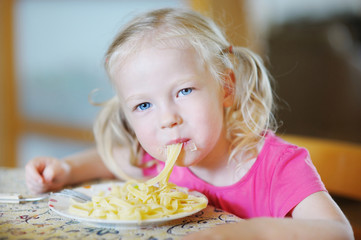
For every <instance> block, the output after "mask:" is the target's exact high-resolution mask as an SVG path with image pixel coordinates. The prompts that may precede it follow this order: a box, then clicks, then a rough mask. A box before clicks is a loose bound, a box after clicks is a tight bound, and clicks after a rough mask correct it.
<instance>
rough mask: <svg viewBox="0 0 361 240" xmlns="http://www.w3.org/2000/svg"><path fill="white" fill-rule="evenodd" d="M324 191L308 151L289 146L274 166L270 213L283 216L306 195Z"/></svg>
mask: <svg viewBox="0 0 361 240" xmlns="http://www.w3.org/2000/svg"><path fill="white" fill-rule="evenodd" d="M319 191H326V188H325V186H324V184H323V183H322V181H321V178H320V176H319V174H318V172H317V170H316V168H315V166H314V165H313V163H312V161H311V158H310V155H309V153H308V151H307V150H306V149H304V148H299V147H296V146H291V147H289V148H287V150H286V151H285V152H284V154H283V155H282V156H281V157H280V159H279V161H278V163H277V165H276V166H275V169H274V173H273V176H272V182H271V187H270V207H271V214H272V215H273V216H275V217H285V216H286V215H287V213H288V212H289V211H291V210H292V209H293V208H294V207H295V206H297V204H299V203H300V202H301V201H302V200H303V199H305V198H306V197H307V196H309V195H311V194H313V193H316V192H319Z"/></svg>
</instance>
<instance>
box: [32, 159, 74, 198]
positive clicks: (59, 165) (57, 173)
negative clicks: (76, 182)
mask: <svg viewBox="0 0 361 240" xmlns="http://www.w3.org/2000/svg"><path fill="white" fill-rule="evenodd" d="M69 175H70V166H69V165H68V164H67V163H66V162H65V161H61V160H59V159H57V158H52V157H37V158H34V159H32V160H31V161H30V162H29V163H28V164H27V165H26V167H25V179H26V185H27V186H28V189H29V190H30V191H31V192H33V193H43V192H47V191H55V190H59V189H61V188H62V187H63V186H64V185H65V184H66V183H67V181H68V178H69Z"/></svg>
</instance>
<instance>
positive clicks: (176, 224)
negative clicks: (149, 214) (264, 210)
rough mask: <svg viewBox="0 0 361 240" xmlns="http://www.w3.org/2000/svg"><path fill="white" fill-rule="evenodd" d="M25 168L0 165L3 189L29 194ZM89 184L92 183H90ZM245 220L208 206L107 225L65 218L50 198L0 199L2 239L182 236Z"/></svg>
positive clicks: (0, 185) (167, 237) (159, 237)
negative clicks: (164, 219)
mask: <svg viewBox="0 0 361 240" xmlns="http://www.w3.org/2000/svg"><path fill="white" fill-rule="evenodd" d="M24 173H25V172H24V169H22V168H3V167H0V193H15V192H16V193H20V194H29V193H28V192H27V189H26V185H25V174H24ZM86 184H89V183H86ZM238 221H241V219H239V218H238V217H236V216H235V215H232V214H229V213H227V212H224V211H222V210H221V209H217V208H215V207H213V206H208V207H207V208H206V209H204V210H202V211H200V212H199V213H196V214H194V215H192V216H190V217H186V218H182V219H178V220H173V221H171V222H169V223H166V224H164V225H161V226H155V227H141V228H130V229H129V228H128V229H125V228H122V227H114V228H104V227H97V226H91V225H87V224H85V223H82V222H79V221H77V220H73V219H69V218H64V217H62V216H60V215H58V214H56V213H55V212H53V211H51V210H50V209H49V207H48V203H47V200H45V201H37V202H28V203H21V204H17V203H0V239H1V240H6V239H85V238H86V239H87V240H90V239H152V240H155V239H167V240H171V239H180V238H182V236H184V235H186V234H188V233H192V232H196V231H199V230H202V229H206V228H210V227H214V226H216V225H220V224H227V223H234V222H238Z"/></svg>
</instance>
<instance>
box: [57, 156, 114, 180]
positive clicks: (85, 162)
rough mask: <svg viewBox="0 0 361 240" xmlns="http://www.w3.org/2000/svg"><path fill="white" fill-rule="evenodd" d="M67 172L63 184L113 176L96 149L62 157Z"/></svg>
mask: <svg viewBox="0 0 361 240" xmlns="http://www.w3.org/2000/svg"><path fill="white" fill-rule="evenodd" d="M64 162H65V163H66V164H67V165H68V168H69V173H68V176H69V177H68V178H67V179H66V181H65V184H66V185H68V184H75V183H80V182H84V181H89V180H93V179H98V178H113V177H114V176H113V174H112V173H111V172H110V171H109V169H108V168H107V167H106V166H105V164H104V163H103V161H102V159H101V158H100V156H99V154H98V152H97V150H96V149H89V150H86V151H84V152H80V153H77V154H74V155H71V156H68V157H66V158H64Z"/></svg>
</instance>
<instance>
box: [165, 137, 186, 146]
mask: <svg viewBox="0 0 361 240" xmlns="http://www.w3.org/2000/svg"><path fill="white" fill-rule="evenodd" d="M189 140H190V139H189V138H177V139H175V140H172V141H169V142H168V143H167V145H171V144H178V143H183V144H187V142H188V141H189Z"/></svg>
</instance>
